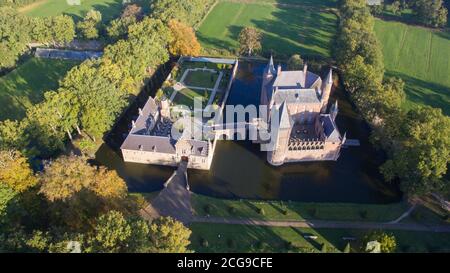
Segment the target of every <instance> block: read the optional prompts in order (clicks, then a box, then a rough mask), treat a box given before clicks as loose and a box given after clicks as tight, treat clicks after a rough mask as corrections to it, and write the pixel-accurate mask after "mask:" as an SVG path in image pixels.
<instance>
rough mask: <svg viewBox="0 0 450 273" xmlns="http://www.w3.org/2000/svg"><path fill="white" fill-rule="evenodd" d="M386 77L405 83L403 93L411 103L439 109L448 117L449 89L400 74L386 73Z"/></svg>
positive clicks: (449, 104) (449, 110)
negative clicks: (395, 78) (399, 79)
mask: <svg viewBox="0 0 450 273" xmlns="http://www.w3.org/2000/svg"><path fill="white" fill-rule="evenodd" d="M386 75H387V76H393V77H399V78H401V79H402V80H403V81H404V82H405V93H406V95H407V98H408V100H409V101H411V102H412V103H414V104H419V105H424V104H425V105H430V106H432V107H437V108H441V109H442V111H443V113H444V114H446V115H450V87H448V86H444V85H441V84H437V83H432V82H428V81H424V80H420V79H417V78H414V77H411V76H408V75H405V74H403V73H400V72H394V71H387V72H386Z"/></svg>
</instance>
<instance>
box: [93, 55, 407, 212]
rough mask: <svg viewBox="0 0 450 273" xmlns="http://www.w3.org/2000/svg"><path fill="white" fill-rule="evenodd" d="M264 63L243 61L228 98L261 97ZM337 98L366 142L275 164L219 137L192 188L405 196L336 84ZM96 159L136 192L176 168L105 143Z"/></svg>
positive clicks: (314, 198) (355, 197)
mask: <svg viewBox="0 0 450 273" xmlns="http://www.w3.org/2000/svg"><path fill="white" fill-rule="evenodd" d="M265 65H266V63H263V62H262V63H256V62H252V63H249V62H241V65H240V67H239V71H238V74H237V77H236V79H235V81H234V83H233V86H232V89H231V92H230V96H229V98H228V101H227V104H235V105H236V104H242V105H244V106H245V105H248V104H255V105H257V104H258V103H259V98H260V91H261V81H262V73H263V69H264V67H265ZM323 73H324V72H323V71H322V72H321V74H323ZM335 99H338V100H339V115H338V117H337V119H336V120H337V121H336V122H337V124H338V126H339V128H340V130H341V131H342V132H347V137H348V138H354V139H359V140H360V142H361V146H359V147H349V148H345V149H343V150H342V151H341V156H340V158H339V159H338V161H337V162H331V161H329V162H328V161H327V162H313V163H290V164H285V165H283V166H281V167H273V166H271V165H269V164H268V163H267V161H266V153H265V152H261V151H260V147H259V145H257V144H252V142H251V141H220V142H219V143H218V144H217V148H216V151H215V155H214V160H213V162H212V166H211V170H210V171H199V170H189V171H188V176H189V183H190V186H191V190H192V191H193V192H196V193H200V194H205V195H209V196H214V197H221V198H249V199H270V200H272V199H276V200H292V201H307V202H352V203H389V202H395V201H398V200H400V198H401V194H400V192H399V190H398V189H397V187H396V186H393V185H387V184H385V183H384V182H383V180H382V177H381V176H380V174H379V173H378V166H379V164H380V162H382V158H383V157H382V155H381V154H380V153H378V152H377V151H375V150H374V148H373V147H372V146H371V145H370V144H369V142H368V135H369V129H368V128H367V126H366V124H365V123H364V122H362V120H361V119H360V118H359V117H358V115H357V114H356V113H355V111H354V110H353V109H352V107H351V105H350V103H349V101H348V99H347V98H346V97H345V95H344V94H343V91H341V90H340V89H337V90H336V91H335V92H334V93H333V94H332V99H331V102H334V100H335ZM125 122H126V121H125ZM124 126H125V125H124ZM119 127H120V126H119ZM96 160H97V162H98V163H99V164H102V165H105V166H107V167H108V168H111V169H115V170H117V172H118V173H119V175H120V176H121V177H123V178H124V179H125V180H126V182H127V184H128V187H129V190H130V191H132V192H133V191H134V192H152V191H157V190H160V189H162V187H163V183H164V182H165V181H166V180H167V179H168V178H169V177H170V175H171V174H172V173H173V170H174V169H173V168H171V167H163V166H154V165H143V164H136V163H125V162H123V159H122V157H121V154H120V150H118V149H117V150H116V149H112V148H111V147H109V146H108V145H106V144H104V145H103V146H102V147H101V148H100V149H99V151H98V152H97V154H96Z"/></svg>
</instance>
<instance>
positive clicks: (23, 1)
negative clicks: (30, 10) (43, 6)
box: [0, 0, 39, 7]
mask: <svg viewBox="0 0 450 273" xmlns="http://www.w3.org/2000/svg"><path fill="white" fill-rule="evenodd" d="M37 1H39V0H0V7H4V6H8V7H22V6H26V5H29V4H33V3H34V2H37Z"/></svg>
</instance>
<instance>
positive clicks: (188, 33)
mask: <svg viewBox="0 0 450 273" xmlns="http://www.w3.org/2000/svg"><path fill="white" fill-rule="evenodd" d="M169 28H170V31H171V33H172V41H171V42H170V43H169V52H170V54H172V55H174V56H198V55H200V51H201V46H200V43H199V42H198V41H197V37H196V36H195V33H194V30H193V29H192V28H191V27H189V26H187V25H185V24H183V23H181V22H179V21H177V20H170V21H169Z"/></svg>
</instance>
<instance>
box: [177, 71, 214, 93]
mask: <svg viewBox="0 0 450 273" xmlns="http://www.w3.org/2000/svg"><path fill="white" fill-rule="evenodd" d="M218 77H219V74H218V73H216V72H210V71H189V72H188V74H187V75H186V77H185V78H184V81H183V84H184V85H187V86H196V87H202V88H210V89H212V88H214V85H215V84H216V81H217V78H218Z"/></svg>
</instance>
